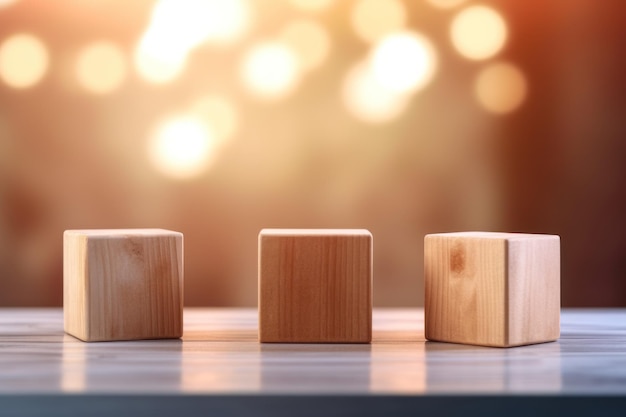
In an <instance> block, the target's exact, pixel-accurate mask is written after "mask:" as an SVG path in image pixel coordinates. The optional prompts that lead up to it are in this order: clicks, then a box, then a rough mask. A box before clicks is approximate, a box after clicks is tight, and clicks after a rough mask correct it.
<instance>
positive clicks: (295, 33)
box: [280, 20, 330, 70]
mask: <svg viewBox="0 0 626 417" xmlns="http://www.w3.org/2000/svg"><path fill="white" fill-rule="evenodd" d="M280 38H281V39H282V40H283V41H284V42H285V43H286V44H287V45H289V47H290V48H291V49H292V50H293V51H294V52H295V53H296V56H297V58H298V62H299V63H300V66H301V67H302V69H304V70H312V69H315V68H317V67H319V66H320V65H322V64H323V63H324V61H325V60H326V58H327V57H328V53H329V50H330V35H329V34H328V31H327V30H326V29H325V28H324V27H323V26H322V25H320V24H319V23H317V22H315V21H313V20H294V21H292V22H290V23H289V24H288V25H287V26H285V28H284V29H283V30H282V32H281V35H280Z"/></svg>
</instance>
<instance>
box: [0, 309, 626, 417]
mask: <svg viewBox="0 0 626 417" xmlns="http://www.w3.org/2000/svg"><path fill="white" fill-rule="evenodd" d="M257 320H258V312H257V310H256V309H251V308H250V309H233V308H186V309H185V331H184V335H183V337H182V339H180V340H179V339H175V340H140V341H131V342H124V343H82V342H80V341H79V340H78V339H75V338H73V337H71V336H68V335H65V334H64V333H63V313H62V311H61V309H58V308H46V309H41V308H38V309H24V308H0V342H1V343H0V370H2V371H1V372H0V409H1V410H2V411H3V413H0V414H2V415H3V416H4V415H7V416H12V415H18V416H22V415H23V413H20V412H18V413H13V414H12V413H9V412H7V411H6V410H5V409H4V408H2V407H1V405H2V404H1V403H2V399H6V398H9V397H20V398H25V399H26V400H28V401H30V402H34V403H36V404H39V406H40V407H41V412H40V413H38V414H36V415H45V416H48V415H50V412H49V410H47V409H46V403H45V402H43V403H37V401H36V400H35V401H33V395H41V394H45V395H48V396H49V397H51V398H52V397H55V398H58V400H59V401H60V402H61V401H62V402H63V404H64V405H65V410H64V411H65V413H62V414H59V415H63V416H67V415H74V414H77V415H81V416H84V415H89V416H91V415H92V413H90V412H89V409H87V410H82V409H81V410H77V409H75V408H74V407H72V404H73V400H75V399H76V398H77V397H87V398H88V399H89V401H93V398H94V397H95V396H100V395H102V394H104V395H103V397H107V396H109V397H108V398H109V399H110V400H109V402H111V403H116V404H120V405H121V406H120V409H121V412H120V415H128V414H129V410H136V409H137V408H133V402H132V401H129V402H127V401H128V400H129V399H130V398H132V397H133V395H135V396H137V395H141V396H143V397H142V400H140V403H141V405H142V407H141V410H145V407H146V406H148V405H149V404H152V403H153V401H154V398H166V399H167V400H168V401H171V400H172V399H173V398H176V397H183V398H185V399H186V400H188V401H189V402H190V403H191V404H193V403H194V401H196V400H197V398H199V397H212V396H220V395H225V396H231V397H233V398H237V400H238V401H239V402H240V408H239V409H238V410H237V411H238V412H233V413H231V414H232V415H237V416H239V415H241V413H242V410H243V409H244V408H246V409H248V410H249V411H250V413H253V414H254V415H264V413H262V412H259V410H258V409H256V408H254V407H252V406H250V405H249V403H248V401H249V400H250V398H252V397H265V396H270V397H274V396H277V395H289V396H294V395H296V396H297V395H301V396H306V397H314V398H317V399H318V401H332V400H329V399H328V397H326V400H324V399H323V398H320V397H319V396H320V395H330V396H332V397H333V398H336V397H338V396H344V397H347V398H350V399H351V400H352V401H353V402H359V401H358V400H357V399H355V396H357V397H359V398H361V399H362V398H365V397H368V396H375V397H384V396H391V398H392V399H393V401H397V400H398V397H397V396H407V395H409V396H412V397H421V396H423V397H431V396H435V397H439V398H441V395H446V396H447V397H446V398H449V396H450V395H465V397H464V398H465V400H464V401H466V399H467V397H466V395H468V394H482V396H485V397H486V398H488V399H489V401H495V398H496V397H499V396H511V395H514V396H519V395H520V394H522V396H523V397H525V398H531V397H535V398H536V397H542V396H546V395H548V396H555V397H559V396H564V397H567V398H574V397H577V396H579V395H583V396H602V399H601V400H600V399H599V398H596V399H595V401H596V402H597V403H598V405H599V404H601V403H603V402H605V400H606V396H621V397H625V396H626V366H623V365H622V364H623V363H624V360H625V357H624V354H625V352H626V309H623V308H622V309H564V310H563V313H562V337H561V338H560V339H559V341H558V342H555V343H543V344H537V345H531V346H525V347H521V348H517V349H493V348H484V347H480V346H468V345H457V344H450V343H436V342H427V343H424V313H423V310H422V309H374V311H373V335H372V343H371V344H350V345H337V344H304V345H301V344H259V343H258V321H257ZM381 394H382V395H381ZM111 396H115V399H113V398H112V397H111ZM446 401H448V400H447V399H446ZM446 401H444V402H446ZM442 403H443V402H440V404H439V405H441V404H442ZM122 405H123V406H122ZM137 405H138V404H137V403H136V402H135V403H134V407H137ZM246 405H247V407H246ZM390 409H391V410H393V409H394V408H393V406H392V407H391V408H384V409H382V410H381V411H380V412H378V413H377V415H386V414H388V413H389V410H390ZM553 410H554V409H553ZM80 411H82V412H80ZM178 411H179V412H178V413H177V412H176V410H171V409H168V412H169V414H168V415H177V414H180V410H178ZM421 411H423V409H421V408H419V407H418V408H416V409H415V412H414V413H413V414H414V415H416V414H417V415H418V414H419V413H420V412H421ZM497 411H498V410H497ZM595 411H596V413H597V411H598V410H595ZM620 411H621V414H623V409H622V410H620ZM552 413H554V411H552ZM144 414H145V413H144ZM196 414H198V415H204V414H207V411H206V409H204V410H202V411H199V412H196V413H193V415H196ZM215 414H216V415H225V413H223V412H222V413H217V412H216V413H215ZM265 414H267V415H274V414H272V413H265ZM291 414H293V411H292V413H291ZM330 414H332V415H337V414H338V413H337V412H334V413H333V412H331V413H330ZM364 414H365V415H367V413H359V414H358V415H364ZM457 414H459V413H457ZM500 414H501V413H500ZM528 414H532V415H533V416H535V415H536V413H532V412H529V413H528ZM588 414H593V413H588ZM142 415H143V414H142ZM150 415H151V416H152V415H153V414H150ZM226 415H228V413H226ZM298 415H300V413H298ZM393 415H394V416H395V414H393ZM487 415H494V410H493V408H492V409H491V413H487ZM601 415H602V416H604V414H603V413H601Z"/></svg>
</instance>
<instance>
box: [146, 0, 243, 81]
mask: <svg viewBox="0 0 626 417" xmlns="http://www.w3.org/2000/svg"><path fill="white" fill-rule="evenodd" d="M250 21H251V18H250V5H249V1H248V0H160V1H159V2H157V3H156V4H155V6H154V9H153V11H152V19H151V21H150V25H149V27H148V29H147V30H146V32H145V33H144V34H143V36H142V37H141V40H140V41H139V44H138V46H137V50H136V53H135V66H136V68H137V71H138V72H139V75H141V76H142V77H143V78H144V79H146V80H147V81H149V82H153V83H166V82H170V81H172V80H174V79H175V78H176V77H178V76H179V75H180V73H181V72H182V71H183V69H184V67H185V64H186V61H187V56H188V55H189V53H190V52H191V50H192V49H194V48H196V47H198V46H199V45H200V44H202V43H204V42H213V43H218V44H222V43H229V42H233V41H235V40H238V39H240V38H241V37H242V36H243V35H244V34H245V32H246V31H247V30H248V29H249V27H250Z"/></svg>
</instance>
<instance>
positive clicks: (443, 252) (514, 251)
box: [424, 232, 560, 347]
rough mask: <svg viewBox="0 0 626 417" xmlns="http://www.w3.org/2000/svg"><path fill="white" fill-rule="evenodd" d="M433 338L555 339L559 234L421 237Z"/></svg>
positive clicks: (498, 342)
mask: <svg viewBox="0 0 626 417" xmlns="http://www.w3.org/2000/svg"><path fill="white" fill-rule="evenodd" d="M424 279H425V287H426V288H425V290H426V291H425V330H426V338H427V339H428V340H433V341H441V342H453V343H465V344H474V345H483V346H496V347H510V346H519V345H525V344H531V343H541V342H548V341H553V340H556V339H558V337H559V325H560V241H559V238H558V236H550V235H530V234H516V233H485V232H464V233H444V234H435V235H427V236H426V238H425V239H424Z"/></svg>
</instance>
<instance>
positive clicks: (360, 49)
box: [0, 0, 626, 306]
mask: <svg viewBox="0 0 626 417" xmlns="http://www.w3.org/2000/svg"><path fill="white" fill-rule="evenodd" d="M624 39H626V2H623V1H620V0H605V1H602V2H598V1H597V0H553V1H549V2H546V1H543V0H526V1H518V2H514V1H506V0H500V1H474V0H411V1H409V0H404V1H402V0H206V1H195V0H158V1H155V0H133V1H123V0H56V1H49V0H0V305H3V306H15V305H23V306H60V305H61V304H62V272H63V271H62V233H63V231H64V230H65V229H80V228H139V227H160V228H167V229H173V230H177V231H180V232H183V233H184V235H185V270H186V275H185V302H186V305H189V306H255V305H256V299H257V287H256V285H257V275H256V274H257V235H258V232H259V231H260V229H262V228H265V227H278V228H282V227H285V228H291V227H294V228H318V227H324V228H326V227H328V228H367V229H369V230H370V231H371V232H372V233H373V235H374V253H375V256H374V280H375V283H374V286H375V297H374V303H375V305H376V306H417V305H422V304H423V272H422V270H423V264H422V263H423V262H422V258H423V236H424V235H425V234H427V233H434V232H447V231H461V230H487V231H515V232H535V233H550V234H558V235H560V236H561V239H562V304H563V305H564V306H624V305H626V220H625V217H626V188H625V184H626V182H625V180H626V88H625V87H626V53H625V52H624V46H623V43H624Z"/></svg>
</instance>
